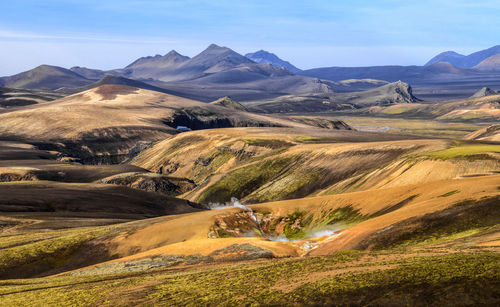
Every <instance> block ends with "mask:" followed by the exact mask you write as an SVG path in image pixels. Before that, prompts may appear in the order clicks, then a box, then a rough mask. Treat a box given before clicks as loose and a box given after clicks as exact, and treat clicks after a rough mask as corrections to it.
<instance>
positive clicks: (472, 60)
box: [425, 45, 500, 68]
mask: <svg viewBox="0 0 500 307" xmlns="http://www.w3.org/2000/svg"><path fill="white" fill-rule="evenodd" d="M496 54H500V45H497V46H494V47H491V48H488V49H485V50H481V51H477V52H474V53H471V54H469V55H467V56H466V55H463V54H458V53H456V52H454V51H446V52H443V53H440V54H438V55H437V56H435V57H433V58H432V59H430V60H429V62H427V63H426V64H425V66H428V65H432V64H434V63H437V62H448V63H450V64H453V65H454V66H456V67H459V68H472V67H474V66H476V65H478V64H479V63H481V62H482V61H484V60H485V59H487V58H489V57H491V56H493V55H496Z"/></svg>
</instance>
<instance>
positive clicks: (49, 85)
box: [0, 65, 92, 90]
mask: <svg viewBox="0 0 500 307" xmlns="http://www.w3.org/2000/svg"><path fill="white" fill-rule="evenodd" d="M0 83H1V84H3V86H5V87H14V88H25V89H43V90H56V89H58V88H61V87H80V86H85V85H88V84H90V83H92V80H89V79H87V78H85V77H83V76H81V75H79V74H77V73H75V72H73V71H71V70H69V69H65V68H62V67H58V66H50V65H40V66H38V67H36V68H34V69H31V70H28V71H25V72H22V73H19V74H17V75H13V76H9V77H3V78H0Z"/></svg>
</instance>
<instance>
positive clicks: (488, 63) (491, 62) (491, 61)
mask: <svg viewBox="0 0 500 307" xmlns="http://www.w3.org/2000/svg"><path fill="white" fill-rule="evenodd" d="M474 69H477V70H481V71H500V53H499V54H495V55H492V56H490V57H488V58H486V59H484V60H483V61H481V63H479V64H477V65H476V66H474Z"/></svg>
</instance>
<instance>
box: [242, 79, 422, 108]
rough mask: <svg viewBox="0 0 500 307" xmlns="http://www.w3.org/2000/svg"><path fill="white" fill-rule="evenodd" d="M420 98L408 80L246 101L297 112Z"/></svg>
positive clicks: (250, 103) (400, 101)
mask: <svg viewBox="0 0 500 307" xmlns="http://www.w3.org/2000/svg"><path fill="white" fill-rule="evenodd" d="M418 101H420V100H419V99H418V98H416V97H415V96H414V95H413V93H412V88H411V86H410V85H409V84H407V83H404V82H401V81H398V82H394V83H389V84H385V85H382V86H380V87H377V88H373V89H369V90H366V91H362V92H347V93H323V94H313V93H312V94H307V95H300V94H299V95H284V96H280V97H276V98H272V99H262V100H255V101H247V102H244V103H243V104H244V105H245V107H247V108H248V109H249V110H250V111H253V112H263V113H300V112H306V113H311V112H322V111H339V110H352V109H359V108H367V107H371V106H376V105H381V106H386V105H392V104H408V103H410V104H412V103H416V102H418Z"/></svg>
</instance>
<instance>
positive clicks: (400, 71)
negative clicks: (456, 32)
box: [299, 62, 475, 83]
mask: <svg viewBox="0 0 500 307" xmlns="http://www.w3.org/2000/svg"><path fill="white" fill-rule="evenodd" d="M474 73H475V72H474V71H472V70H469V69H463V68H457V67H455V66H453V65H452V64H450V63H447V62H437V63H433V64H431V65H428V66H397V65H391V66H368V67H321V68H313V69H308V70H304V71H302V72H300V73H299V74H300V75H304V76H309V77H315V78H320V79H327V80H332V81H341V80H346V79H377V80H385V81H388V82H396V81H398V80H403V81H405V82H412V83H413V81H414V80H424V79H438V78H450V77H456V76H464V75H471V74H474Z"/></svg>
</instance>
